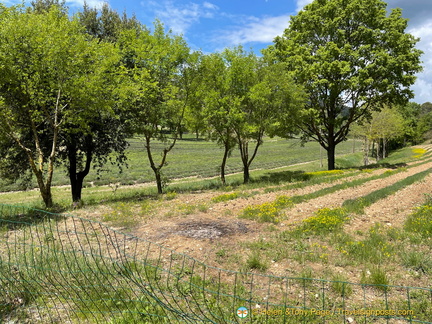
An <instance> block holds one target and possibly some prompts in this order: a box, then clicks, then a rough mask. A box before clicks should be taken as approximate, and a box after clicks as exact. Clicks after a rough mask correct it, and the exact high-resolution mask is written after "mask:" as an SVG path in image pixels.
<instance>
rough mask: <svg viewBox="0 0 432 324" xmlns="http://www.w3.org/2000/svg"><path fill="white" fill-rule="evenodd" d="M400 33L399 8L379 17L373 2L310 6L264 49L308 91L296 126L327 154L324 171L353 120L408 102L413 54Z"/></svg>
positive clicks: (415, 68) (325, 0)
mask: <svg viewBox="0 0 432 324" xmlns="http://www.w3.org/2000/svg"><path fill="white" fill-rule="evenodd" d="M406 28H407V19H404V18H402V14H401V10H400V9H393V10H392V11H391V13H390V14H389V15H387V10H386V3H385V2H383V1H381V0H315V1H313V2H312V3H311V4H309V5H307V6H306V7H305V8H304V9H303V10H302V11H300V12H299V13H298V14H297V16H293V17H291V21H290V24H289V27H288V28H287V29H286V30H285V32H284V34H283V36H280V37H276V39H275V41H274V43H275V44H274V45H273V46H272V47H271V48H270V49H269V50H270V51H272V52H273V54H274V55H275V56H276V57H277V59H278V60H280V61H283V62H287V64H288V68H289V69H290V70H291V71H294V73H295V74H294V75H295V77H296V80H297V81H298V82H300V83H302V84H304V85H305V87H306V89H307V91H308V94H309V98H308V101H307V104H306V114H305V116H304V119H303V122H302V123H301V124H300V127H301V129H302V130H303V131H304V134H306V136H309V137H312V138H313V139H315V140H316V141H318V142H319V143H320V144H321V146H322V147H323V148H325V149H326V150H327V157H328V169H329V170H332V169H334V167H335V148H336V145H337V144H339V143H340V142H342V141H344V140H346V137H347V134H348V132H349V128H350V125H351V124H352V123H353V122H355V121H357V120H359V119H360V118H362V117H363V116H366V115H369V114H370V113H371V111H372V110H374V109H379V107H380V106H381V105H382V103H403V102H406V101H407V100H408V99H409V98H412V97H413V93H412V91H411V90H410V89H409V87H410V86H411V85H412V84H413V83H414V81H415V76H414V75H415V73H417V72H419V71H420V70H421V65H420V55H421V51H420V50H418V49H416V48H415V45H416V43H417V41H418V39H416V38H414V37H413V36H412V35H410V34H408V33H406V32H405V30H406Z"/></svg>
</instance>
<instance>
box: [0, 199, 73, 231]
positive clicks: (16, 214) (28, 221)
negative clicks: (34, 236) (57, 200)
mask: <svg viewBox="0 0 432 324" xmlns="http://www.w3.org/2000/svg"><path fill="white" fill-rule="evenodd" d="M64 210H65V209H64V208H62V207H60V206H55V207H54V208H53V209H50V211H46V210H41V209H33V208H30V207H23V206H13V205H5V204H0V227H3V228H6V229H8V230H16V229H20V228H23V227H28V226H33V225H37V224H40V223H43V222H45V221H47V220H55V221H59V220H62V219H65V218H66V216H64V215H62V214H59V212H61V211H64Z"/></svg>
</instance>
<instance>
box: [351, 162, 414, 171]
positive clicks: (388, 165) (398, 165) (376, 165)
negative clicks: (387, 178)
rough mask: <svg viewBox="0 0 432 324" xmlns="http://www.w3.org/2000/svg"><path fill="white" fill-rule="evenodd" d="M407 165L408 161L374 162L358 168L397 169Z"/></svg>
mask: <svg viewBox="0 0 432 324" xmlns="http://www.w3.org/2000/svg"><path fill="white" fill-rule="evenodd" d="M406 166H408V164H406V163H374V164H369V165H363V166H360V167H358V169H359V170H364V169H380V168H387V169H397V168H403V167H406ZM348 169H349V168H348Z"/></svg>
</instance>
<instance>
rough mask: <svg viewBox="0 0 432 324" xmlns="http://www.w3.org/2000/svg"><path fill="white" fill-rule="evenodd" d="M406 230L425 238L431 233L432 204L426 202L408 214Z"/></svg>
mask: <svg viewBox="0 0 432 324" xmlns="http://www.w3.org/2000/svg"><path fill="white" fill-rule="evenodd" d="M404 228H405V230H407V231H408V232H413V233H418V234H419V235H420V236H422V237H424V238H426V237H430V236H431V235H432V204H430V203H427V204H425V205H423V206H421V207H418V208H417V210H416V211H415V212H414V213H412V214H411V215H409V216H408V218H407V220H406V222H405V225H404Z"/></svg>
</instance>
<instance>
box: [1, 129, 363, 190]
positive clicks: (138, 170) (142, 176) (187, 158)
mask: <svg viewBox="0 0 432 324" xmlns="http://www.w3.org/2000/svg"><path fill="white" fill-rule="evenodd" d="M129 143H130V146H129V148H128V149H127V152H126V155H127V158H128V159H127V164H128V167H123V170H122V172H121V173H120V172H119V168H118V167H117V166H114V165H111V164H107V165H105V166H104V167H103V169H102V170H101V172H100V173H99V175H98V174H97V172H96V170H95V169H92V170H91V171H90V173H89V175H88V176H87V177H86V178H85V180H84V186H85V187H88V186H91V185H108V184H110V183H120V184H121V185H131V184H137V183H145V182H152V181H154V174H153V171H152V170H151V168H150V166H149V163H148V159H147V155H146V153H145V150H144V142H143V141H142V140H141V139H140V138H133V139H131V140H130V142H129ZM154 148H155V152H157V154H155V156H156V157H159V156H160V154H159V152H161V150H162V149H163V146H162V144H161V143H156V145H155V147H154ZM355 148H356V149H357V150H360V149H361V143H360V142H357V143H356V144H355ZM157 150H159V151H157ZM352 150H353V141H351V140H350V141H347V142H343V143H341V144H340V145H338V146H337V150H336V154H338V155H341V154H348V153H351V152H352ZM325 153H326V152H325V151H324V150H323V151H322V157H323V163H324V168H323V169H325V167H326V154H325ZM222 154H223V150H222V149H221V148H220V147H218V145H217V144H216V143H214V142H207V141H204V140H199V141H197V140H195V139H194V138H192V137H190V136H187V135H186V136H185V137H184V139H183V140H179V141H178V143H177V145H176V146H175V147H174V148H173V150H172V151H171V152H170V153H169V154H168V158H167V162H168V164H167V165H166V166H165V167H164V168H163V169H162V172H163V174H164V176H165V177H167V178H168V179H174V178H185V177H202V178H206V177H213V176H217V175H219V166H220V163H221V160H222ZM320 156H321V155H320V147H319V145H318V144H317V143H316V142H308V143H305V144H304V145H303V146H302V145H301V144H300V141H299V140H295V139H288V140H287V139H281V138H273V139H271V138H266V139H265V140H264V145H263V146H262V147H260V149H259V151H258V155H257V157H256V159H255V160H254V161H253V163H252V165H251V169H252V170H256V169H273V168H278V167H283V166H288V165H292V164H296V163H303V162H308V161H314V160H320ZM354 159H355V163H358V162H359V161H358V157H357V156H355V157H354ZM339 162H341V161H339ZM351 162H352V161H343V162H341V163H339V164H340V165H338V166H339V167H344V164H346V163H348V164H350V163H351ZM337 163H338V162H337ZM314 167H316V166H314ZM241 171H242V163H241V159H240V155H239V153H238V150H237V149H236V150H234V151H233V153H232V156H231V157H230V158H229V159H228V162H227V167H226V173H227V174H228V173H236V172H241ZM68 184H69V179H68V177H67V174H66V171H65V168H64V167H61V166H60V167H58V168H57V169H56V170H55V173H54V179H53V185H54V186H62V185H68ZM31 187H36V182H35V181H34V180H33V182H32V183H31ZM22 189H23V185H22V184H21V183H20V181H18V182H17V183H6V182H5V181H2V180H0V191H11V190H22Z"/></svg>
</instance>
